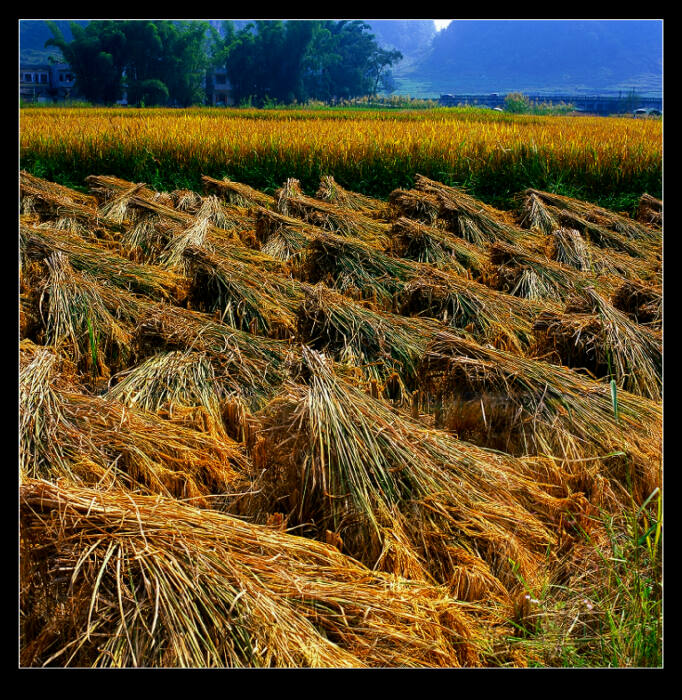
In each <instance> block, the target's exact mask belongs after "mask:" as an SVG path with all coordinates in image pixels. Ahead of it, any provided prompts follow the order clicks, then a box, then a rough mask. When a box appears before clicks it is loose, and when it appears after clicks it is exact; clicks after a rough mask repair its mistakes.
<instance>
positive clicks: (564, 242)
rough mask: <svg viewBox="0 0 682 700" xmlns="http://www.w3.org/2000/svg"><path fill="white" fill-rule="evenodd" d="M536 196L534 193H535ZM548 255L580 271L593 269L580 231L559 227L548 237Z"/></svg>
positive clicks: (589, 253)
mask: <svg viewBox="0 0 682 700" xmlns="http://www.w3.org/2000/svg"><path fill="white" fill-rule="evenodd" d="M533 196H534V195H533ZM546 252H547V257H549V258H550V259H551V260H556V262H558V263H561V264H562V265H568V266H570V267H574V268H575V269H576V270H579V271H580V272H589V271H590V270H592V256H591V252H590V248H589V246H588V244H587V243H586V242H585V239H584V238H583V237H582V236H581V235H580V233H579V232H578V231H576V230H575V229H570V228H557V229H555V230H553V231H552V232H551V233H550V234H549V237H548V242H547V248H546Z"/></svg>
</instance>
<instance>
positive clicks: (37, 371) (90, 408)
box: [19, 341, 250, 505]
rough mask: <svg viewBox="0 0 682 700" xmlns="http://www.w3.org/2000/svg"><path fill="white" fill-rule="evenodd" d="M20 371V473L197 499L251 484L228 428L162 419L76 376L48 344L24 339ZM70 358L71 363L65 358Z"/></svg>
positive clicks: (203, 501) (207, 501)
mask: <svg viewBox="0 0 682 700" xmlns="http://www.w3.org/2000/svg"><path fill="white" fill-rule="evenodd" d="M20 350H21V352H20V359H21V370H20V373H19V389H20V391H19V408H20V458H19V467H20V472H21V474H22V477H29V478H47V479H50V480H56V479H59V478H66V479H68V480H69V481H72V482H74V483H81V484H92V485H93V486H94V485H97V486H99V487H102V486H104V487H119V488H120V487H124V488H125V489H126V490H136V491H140V490H141V491H143V492H145V493H160V494H165V495H168V496H175V497H177V498H192V499H197V503H199V504H201V505H209V504H210V499H209V497H211V496H213V495H216V496H220V498H221V500H222V501H225V499H226V498H227V494H233V493H235V492H236V491H239V490H241V491H246V490H247V487H248V484H247V483H246V481H245V477H246V475H247V474H248V473H250V467H249V462H248V461H247V458H246V457H245V455H244V454H243V453H242V452H241V450H240V448H239V447H238V446H237V443H235V442H233V441H231V440H230V439H229V438H227V436H223V437H222V438H221V439H216V438H215V437H212V436H210V435H208V434H206V433H200V432H197V431H196V430H192V429H189V428H186V427H184V426H182V425H180V424H175V423H173V422H171V421H168V420H163V419H162V418H159V417H157V416H155V415H153V414H151V413H147V412H145V411H142V410H140V409H138V408H127V407H125V406H124V405H123V404H122V403H120V402H118V401H113V400H111V399H109V398H106V397H101V396H90V395H88V394H85V393H83V392H82V391H80V390H79V388H78V386H76V385H75V384H74V381H73V372H74V371H75V370H73V369H68V370H67V372H66V374H64V373H63V372H60V363H61V365H62V366H63V365H64V364H65V363H64V362H63V361H60V360H59V359H58V358H57V356H56V355H55V354H54V353H53V352H52V351H50V350H49V349H47V348H41V347H38V346H35V345H33V344H32V343H30V341H23V342H22V344H21V348H20ZM67 364H68V363H67Z"/></svg>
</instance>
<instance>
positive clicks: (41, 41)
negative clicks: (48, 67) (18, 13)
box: [19, 19, 88, 63]
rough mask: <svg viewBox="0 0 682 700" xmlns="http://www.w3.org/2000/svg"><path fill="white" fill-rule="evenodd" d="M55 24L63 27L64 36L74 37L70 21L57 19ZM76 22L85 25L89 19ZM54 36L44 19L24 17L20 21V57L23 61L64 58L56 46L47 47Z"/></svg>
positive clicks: (66, 37)
mask: <svg viewBox="0 0 682 700" xmlns="http://www.w3.org/2000/svg"><path fill="white" fill-rule="evenodd" d="M55 24H56V25H57V26H58V27H59V28H60V29H61V31H62V34H63V35H64V38H65V39H66V40H67V41H71V39H72V38H73V36H72V34H71V29H70V27H69V24H70V22H69V21H68V20H63V19H61V20H57V21H56V22H55ZM76 24H80V25H81V26H82V27H85V26H86V25H87V24H88V20H77V21H76ZM51 38H52V32H51V31H50V28H49V27H48V26H47V22H46V21H45V20H42V19H22V20H20V22H19V59H20V61H21V62H22V63H47V61H48V57H50V56H53V57H54V58H56V59H57V60H59V61H61V60H62V54H61V52H60V51H59V49H56V48H55V47H54V46H50V47H48V48H45V42H46V41H47V40H48V39H51Z"/></svg>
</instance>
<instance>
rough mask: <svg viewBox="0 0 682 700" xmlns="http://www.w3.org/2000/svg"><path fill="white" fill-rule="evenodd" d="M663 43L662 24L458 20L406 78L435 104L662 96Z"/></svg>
mask: <svg viewBox="0 0 682 700" xmlns="http://www.w3.org/2000/svg"><path fill="white" fill-rule="evenodd" d="M662 42H663V31H662V21H661V20H453V21H452V22H451V23H450V25H449V26H448V27H447V28H446V29H444V30H443V31H441V32H439V33H438V34H437V35H436V36H435V37H434V39H433V41H432V44H431V47H430V50H429V51H428V53H427V54H426V55H425V56H424V57H423V58H422V59H421V60H420V61H418V62H417V63H415V64H414V65H413V66H411V68H410V71H409V73H408V74H407V75H406V76H405V77H407V78H409V79H411V80H412V81H415V82H418V83H419V84H421V85H422V89H423V91H424V93H425V94H426V93H428V94H430V95H434V96H435V95H438V94H440V93H467V92H472V93H488V92H500V93H505V92H511V91H522V92H534V93H552V92H554V93H569V94H577V93H580V92H582V93H585V92H601V93H607V92H618V91H624V92H625V91H629V90H631V89H635V90H637V92H638V93H640V94H651V95H660V94H661V92H662V61H663V44H662ZM399 88H400V86H399ZM398 91H400V90H398Z"/></svg>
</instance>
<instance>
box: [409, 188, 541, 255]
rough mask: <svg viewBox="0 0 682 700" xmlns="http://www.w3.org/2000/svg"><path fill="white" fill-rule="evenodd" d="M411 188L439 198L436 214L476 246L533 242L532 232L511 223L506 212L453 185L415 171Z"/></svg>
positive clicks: (450, 229) (450, 227)
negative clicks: (416, 173)
mask: <svg viewBox="0 0 682 700" xmlns="http://www.w3.org/2000/svg"><path fill="white" fill-rule="evenodd" d="M415 188H416V189H417V190H419V191H420V192H425V193H426V194H430V195H433V196H435V197H436V198H437V199H438V202H439V205H440V206H439V210H438V217H439V218H440V219H442V220H443V221H444V222H445V223H446V227H447V229H448V230H449V231H452V232H453V233H456V234H457V235H458V236H461V237H462V238H464V239H465V240H467V241H469V242H470V243H473V244H474V245H477V246H483V245H485V244H486V243H496V242H498V241H501V242H504V243H520V244H523V243H527V244H532V243H534V242H535V237H534V236H533V235H530V236H529V235H528V232H527V231H524V230H523V229H521V228H519V227H518V226H516V224H514V223H513V222H512V221H511V220H510V217H509V215H508V214H506V213H505V212H502V211H500V210H498V209H494V208H493V207H491V206H489V205H487V204H484V203H483V202H481V201H479V200H478V199H475V198H474V197H472V196H471V195H469V194H467V193H466V192H464V190H461V189H459V188H457V187H448V186H446V185H443V184H442V183H440V182H436V181H435V180H430V179H429V178H427V177H424V176H423V175H417V176H416V180H415Z"/></svg>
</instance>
